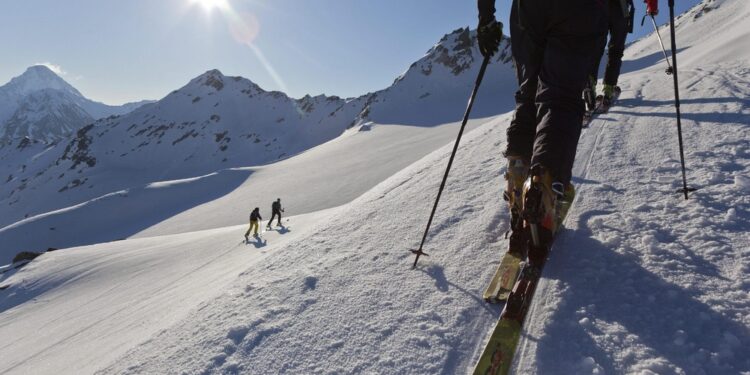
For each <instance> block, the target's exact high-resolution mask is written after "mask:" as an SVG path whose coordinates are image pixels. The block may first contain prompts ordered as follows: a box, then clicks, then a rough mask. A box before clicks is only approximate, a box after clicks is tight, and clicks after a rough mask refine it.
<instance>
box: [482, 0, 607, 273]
mask: <svg viewBox="0 0 750 375" xmlns="http://www.w3.org/2000/svg"><path fill="white" fill-rule="evenodd" d="M604 1H605V0H566V1H560V0H514V1H513V5H512V7H511V12H510V35H511V50H512V53H513V60H514V62H515V68H516V77H517V79H518V84H519V87H518V91H517V92H516V95H515V97H516V110H515V115H514V117H513V119H512V120H511V123H510V126H509V127H508V130H507V135H508V143H507V148H506V150H505V156H506V157H507V158H508V172H507V174H506V178H507V180H508V186H507V190H506V192H505V198H506V199H507V200H508V201H509V204H510V209H511V225H512V228H511V230H512V235H511V243H513V242H514V241H515V242H516V243H517V244H522V246H514V245H513V244H511V249H519V248H520V249H523V248H525V246H524V245H525V244H526V243H527V238H526V235H525V234H524V232H525V230H524V228H523V222H524V220H526V221H529V220H534V223H538V224H539V225H538V226H535V228H540V229H541V230H542V231H544V232H543V233H541V235H540V234H539V233H536V234H535V233H532V235H533V236H535V238H537V239H540V238H541V239H543V244H542V245H540V246H539V249H541V251H533V254H532V252H531V251H530V252H529V254H528V257H529V262H530V264H531V265H532V266H538V265H539V266H540V265H541V264H542V262H543V261H544V258H545V257H546V250H545V247H547V246H549V245H550V244H551V238H552V235H553V234H554V232H555V231H556V230H557V225H558V223H557V221H558V215H561V213H560V211H563V210H564V208H562V207H565V204H569V203H570V201H571V200H572V197H573V196H574V194H575V191H574V189H573V186H572V185H571V183H570V180H571V173H572V169H573V160H574V159H575V154H576V147H577V144H578V137H579V136H580V133H581V124H582V123H581V121H582V118H583V112H584V104H583V100H582V99H581V91H582V90H583V87H584V86H585V84H586V80H587V77H588V75H589V73H590V71H591V62H592V61H593V59H594V58H595V56H596V54H597V52H598V48H597V47H598V46H599V43H600V40H601V38H602V36H603V35H605V33H606V30H607V13H608V10H609V7H608V6H607V4H606V3H605V2H604ZM478 7H479V27H478V32H477V37H478V42H479V49H480V51H481V53H482V55H484V56H492V55H494V54H495V53H496V52H497V50H498V47H499V43H500V37H499V35H501V34H500V33H499V32H498V31H499V30H502V24H500V23H498V22H497V21H496V20H495V0H478ZM527 178H528V181H526V180H527ZM524 181H526V185H527V186H525V187H524ZM522 197H523V201H522ZM529 197H536V198H535V199H536V200H535V202H537V203H538V204H533V205H532V204H531V203H529V204H527V201H528V202H531V200H530V198H529ZM532 206H533V207H532ZM522 218H523V219H522Z"/></svg>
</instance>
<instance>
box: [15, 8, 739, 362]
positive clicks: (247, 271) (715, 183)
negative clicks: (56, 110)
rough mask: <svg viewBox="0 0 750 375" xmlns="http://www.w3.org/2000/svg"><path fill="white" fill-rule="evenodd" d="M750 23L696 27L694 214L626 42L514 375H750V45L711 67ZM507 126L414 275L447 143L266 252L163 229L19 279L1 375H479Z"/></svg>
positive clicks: (279, 235) (229, 238) (483, 139)
mask: <svg viewBox="0 0 750 375" xmlns="http://www.w3.org/2000/svg"><path fill="white" fill-rule="evenodd" d="M705 6H710V7H711V10H710V11H709V12H706V11H705ZM748 14H750V4H748V3H747V2H746V1H744V0H724V1H718V0H715V1H707V2H705V3H703V4H701V5H700V6H698V7H696V8H695V9H693V10H691V11H690V12H688V13H687V15H684V16H683V17H681V20H680V23H679V29H678V38H679V39H678V43H679V45H680V46H681V48H684V49H682V50H681V51H682V52H681V53H680V55H679V58H680V59H679V61H678V62H681V64H680V78H681V82H682V83H681V85H680V87H681V92H680V93H681V97H682V99H683V101H682V112H683V131H684V138H685V139H684V140H685V145H686V151H687V152H686V160H687V163H688V170H687V171H688V181H689V184H690V186H692V187H696V188H698V189H699V190H698V191H696V192H695V193H693V194H692V196H691V199H690V200H688V201H685V200H683V199H681V196H680V195H679V194H676V193H675V190H676V189H678V188H680V187H681V177H680V167H679V153H678V151H677V142H676V130H675V119H674V114H673V111H674V106H673V102H672V98H673V94H672V91H671V90H672V85H671V77H668V76H665V75H664V73H663V66H661V64H662V63H663V62H661V61H660V60H659V57H658V56H659V54H660V52H659V51H658V50H657V49H656V48H658V44H657V43H656V41H655V39H653V37H649V38H645V39H644V40H642V41H640V42H637V43H635V44H633V45H632V46H631V47H630V48H629V49H628V51H627V55H626V58H627V59H628V61H627V62H626V64H625V65H626V73H625V74H624V75H623V76H622V77H621V80H620V84H621V86H622V87H623V93H622V96H621V99H620V102H619V103H618V106H617V107H614V108H613V109H612V110H611V112H610V113H608V114H605V115H602V116H600V117H599V118H598V119H597V120H595V121H594V122H593V123H592V125H591V127H590V128H589V129H587V130H585V131H584V133H583V135H582V137H581V142H580V146H579V153H578V158H577V162H576V166H575V178H574V183H576V184H577V187H578V196H577V200H576V202H575V204H574V205H573V208H572V210H571V212H570V214H569V216H568V221H567V223H566V229H565V230H564V231H563V232H561V233H560V237H559V242H558V243H557V244H556V246H555V248H554V250H553V252H552V254H551V258H550V261H549V263H548V266H547V268H546V269H545V273H544V278H543V280H542V283H541V284H540V287H539V290H538V293H537V296H536V299H535V303H534V305H533V306H532V311H531V314H530V319H529V321H528V322H527V329H526V331H525V332H524V335H523V339H522V343H521V346H520V351H519V355H518V357H517V361H516V363H515V366H516V368H515V369H516V372H517V373H540V374H605V373H606V374H619V373H622V374H748V373H750V359H749V358H748V356H747V348H748V347H750V328H749V327H750V283H749V282H748V281H747V275H748V273H749V272H750V248H748V243H750V238H748V233H750V215H749V214H748V211H749V210H750V201H749V199H750V198H749V196H750V195H749V194H748V180H749V179H750V141H749V140H750V134H748V133H750V128H749V126H750V124H748V121H747V119H748V118H749V117H748V115H750V113H749V112H750V109H749V108H748V104H749V103H748V98H749V97H750V80H749V79H748V74H749V73H750V56H748V54H749V53H750V48H737V49H734V50H733V54H732V55H724V57H723V58H722V59H721V60H711V59H709V58H708V57H709V56H715V55H717V54H719V53H725V52H726V51H725V50H724V49H721V50H720V51H719V50H714V48H721V45H720V44H717V43H716V41H723V40H733V39H734V40H737V41H747V40H750V38H749V37H750V23H748V22H746V21H747V18H748ZM694 29H697V30H718V31H715V32H716V33H723V34H724V35H722V34H719V35H716V36H712V37H710V38H707V37H706V33H705V32H695V33H693V32H692V31H690V30H694ZM717 45H718V46H719V47H716V46H717ZM647 61H648V63H646V62H647ZM683 62H684V63H683ZM508 95H509V94H508ZM509 119H510V115H503V116H499V117H497V118H495V119H493V120H491V121H488V122H487V123H485V124H484V125H482V126H479V127H478V128H476V129H475V130H473V131H471V132H470V133H468V134H467V135H466V137H465V138H464V142H463V144H462V147H461V149H460V150H459V153H458V156H457V158H456V161H455V163H454V169H453V172H452V174H451V177H450V179H449V181H448V184H447V186H446V190H445V192H444V194H443V200H442V202H441V205H440V207H439V209H438V212H437V216H436V218H435V221H434V223H433V230H432V231H431V235H430V237H429V241H428V244H427V248H428V250H427V251H428V252H429V253H430V256H429V257H426V258H422V259H421V260H420V266H419V267H418V269H417V270H411V269H410V266H411V261H412V259H413V258H412V255H411V254H410V253H409V252H407V251H406V249H407V248H410V247H414V246H416V245H417V244H418V241H419V239H420V238H421V232H422V230H423V229H424V228H423V224H424V220H425V219H426V218H427V215H428V214H429V210H430V209H431V203H432V200H433V199H434V196H435V193H436V191H437V187H438V183H439V181H440V178H441V177H442V174H443V172H444V168H445V163H446V160H447V157H448V155H449V153H450V150H451V147H452V145H450V144H449V145H445V146H444V147H442V148H439V149H437V150H435V151H434V152H432V153H429V154H428V155H426V156H425V157H423V158H421V159H420V160H418V161H416V162H415V163H413V164H411V165H410V166H408V167H406V168H404V169H402V170H400V171H399V172H397V173H395V174H393V175H392V176H390V177H388V178H384V180H383V181H382V182H381V183H379V184H377V186H375V187H374V188H372V189H370V190H369V191H368V192H366V193H365V194H363V195H361V196H360V197H359V198H357V199H355V200H354V201H352V202H350V203H347V204H344V205H342V206H341V207H338V208H336V209H333V210H329V211H322V212H315V213H311V214H309V215H305V216H304V217H302V216H300V217H297V216H295V217H291V218H289V221H288V222H286V223H285V225H287V228H286V229H282V228H279V230H278V231H275V233H266V234H264V238H265V242H264V241H263V240H261V241H260V242H258V241H256V242H253V243H251V244H249V245H239V244H238V242H239V239H240V237H241V235H242V233H243V232H244V230H245V227H244V226H234V227H225V228H219V229H211V230H205V231H199V232H189V233H182V234H172V235H166V234H162V235H159V236H156V237H151V238H137V239H127V240H124V241H118V242H113V243H108V244H99V245H93V246H88V247H82V248H77V249H68V250H63V251H58V252H53V253H48V254H44V255H42V256H41V257H39V258H37V259H36V260H34V261H32V262H31V264H29V265H28V266H27V267H25V268H23V269H21V270H19V271H9V272H7V273H6V274H4V275H3V276H0V277H4V278H3V279H2V280H1V281H0V289H2V290H0V310H2V312H1V313H0V337H3V340H2V341H0V356H1V357H2V358H3V361H2V362H0V372H8V373H29V372H34V373H60V372H61V371H62V372H67V373H90V372H99V373H118V374H119V373H126V374H127V373H133V374H136V373H168V374H181V373H190V374H192V373H259V374H266V373H268V374H275V373H295V374H296V373H305V374H307V373H309V374H336V373H374V374H385V373H387V374H435V373H439V374H455V373H466V372H467V371H470V369H471V368H472V367H473V366H474V364H475V362H476V360H477V359H478V357H479V355H480V353H481V351H482V349H483V347H484V344H485V342H486V340H487V338H488V335H489V333H490V332H491V330H492V328H493V327H494V324H495V323H496V321H497V318H498V316H499V314H500V308H499V307H497V306H491V305H487V304H485V303H484V302H483V301H482V300H481V297H480V296H481V292H482V290H483V289H484V287H485V286H486V283H487V282H488V281H489V278H490V277H491V276H492V274H493V273H494V268H495V267H496V265H497V264H498V262H499V257H500V254H502V253H503V252H504V251H505V248H506V246H507V240H506V239H505V238H504V236H503V234H504V232H505V230H506V229H507V227H508V215H507V212H506V208H505V206H504V202H503V201H502V199H501V198H500V197H501V189H502V186H503V180H502V177H501V176H502V174H503V173H504V161H503V158H502V156H501V153H500V151H501V150H502V148H503V147H504V142H505V125H506V124H507V122H508V121H509ZM378 128H379V127H378V126H375V127H374V128H373V129H374V131H377V130H378ZM423 130H426V129H423ZM371 131H372V130H371ZM362 133H368V132H362ZM357 135H359V134H357ZM346 137H353V136H352V135H351V134H348V133H347V134H345V135H344V137H342V138H341V140H345V139H346ZM339 141H340V140H335V141H334V142H333V143H328V144H326V145H324V147H323V149H326V148H327V147H329V146H330V145H332V144H334V143H335V142H339ZM363 147H364V146H363ZM328 150H329V152H331V153H333V152H336V151H335V150H337V149H336V148H328ZM312 151H313V152H314V150H312ZM404 152H405V153H407V154H411V153H409V152H406V151H404ZM306 154H307V153H306ZM43 156H44V155H42V156H41V157H43ZM300 156H306V155H305V154H302V155H300ZM289 160H292V159H289ZM238 172H239V171H238ZM257 173H258V174H257V176H256V177H258V176H260V175H261V172H257ZM310 173H311V174H313V173H315V171H310ZM269 176H270V175H269ZM187 183H193V181H192V180H191V181H177V182H174V183H172V184H166V185H167V186H165V185H163V184H158V185H155V186H152V187H153V188H167V187H168V186H171V185H174V186H182V185H180V184H187ZM299 188H300V194H302V191H303V190H305V188H306V187H305V186H300V187H299ZM186 212H189V211H186ZM196 212H197V211H196ZM193 219H194V220H195V221H196V222H200V221H203V220H205V218H204V217H202V216H201V215H197V214H196V215H194V216H193ZM266 219H267V218H266ZM154 228H155V230H156V229H158V228H159V226H158V225H157V226H155V227H154ZM171 230H172V229H165V232H169V231H171ZM154 235H157V234H154ZM256 247H257V248H256ZM263 251H265V253H263Z"/></svg>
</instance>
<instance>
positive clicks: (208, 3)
mask: <svg viewBox="0 0 750 375" xmlns="http://www.w3.org/2000/svg"><path fill="white" fill-rule="evenodd" d="M190 2H191V3H193V4H199V5H201V6H202V7H203V9H204V10H206V12H210V11H212V10H214V9H220V10H227V9H229V3H228V2H227V0H190Z"/></svg>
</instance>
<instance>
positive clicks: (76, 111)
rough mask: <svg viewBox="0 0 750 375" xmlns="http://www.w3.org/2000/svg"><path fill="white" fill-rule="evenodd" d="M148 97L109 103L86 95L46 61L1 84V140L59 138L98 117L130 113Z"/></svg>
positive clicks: (49, 140) (49, 139)
mask: <svg viewBox="0 0 750 375" xmlns="http://www.w3.org/2000/svg"><path fill="white" fill-rule="evenodd" d="M148 102H149V101H142V102H137V103H128V104H125V105H121V106H110V105H106V104H103V103H99V102H95V101H93V100H90V99H87V98H86V97H84V96H83V95H82V94H81V93H80V92H79V91H78V90H76V89H75V88H74V87H73V86H71V85H70V84H69V83H67V82H65V80H63V79H62V78H61V77H60V76H58V75H57V74H55V73H54V72H53V71H52V70H50V69H49V68H47V67H46V66H44V65H35V66H32V67H30V68H28V69H27V70H26V71H25V72H24V73H23V74H21V75H20V76H18V77H15V78H13V79H11V80H10V82H8V83H7V84H5V85H4V86H0V143H2V144H8V143H12V142H14V141H17V140H20V139H23V138H29V139H31V140H34V141H41V142H45V143H51V142H55V141H59V140H61V139H63V138H65V137H67V136H69V135H71V134H73V133H74V132H75V131H76V130H78V129H80V128H81V127H83V126H85V125H87V124H90V123H93V122H94V121H95V120H98V119H101V118H104V117H107V116H112V115H122V114H125V113H128V112H130V111H132V110H134V109H136V108H138V107H140V106H141V105H143V104H145V103H148Z"/></svg>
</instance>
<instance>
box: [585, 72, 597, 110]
mask: <svg viewBox="0 0 750 375" xmlns="http://www.w3.org/2000/svg"><path fill="white" fill-rule="evenodd" d="M582 96H583V102H584V103H585V104H586V112H590V113H591V112H594V109H596V77H594V76H589V79H588V81H587V82H586V87H584V88H583V94H582Z"/></svg>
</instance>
